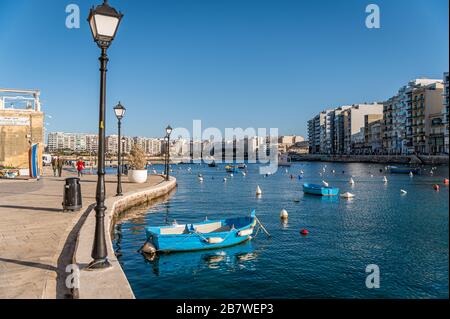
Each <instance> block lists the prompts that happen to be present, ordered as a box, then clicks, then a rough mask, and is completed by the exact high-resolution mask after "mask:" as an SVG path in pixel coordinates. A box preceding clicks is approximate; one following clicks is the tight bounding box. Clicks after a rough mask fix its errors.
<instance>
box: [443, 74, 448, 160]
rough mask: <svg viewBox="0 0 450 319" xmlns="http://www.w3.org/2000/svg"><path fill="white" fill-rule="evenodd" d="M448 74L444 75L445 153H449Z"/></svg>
mask: <svg viewBox="0 0 450 319" xmlns="http://www.w3.org/2000/svg"><path fill="white" fill-rule="evenodd" d="M448 85H449V83H448V72H445V73H444V94H443V96H444V99H443V106H444V107H443V109H442V120H443V121H442V124H443V125H444V152H445V153H447V154H448V153H449V133H448V129H449V121H448V104H449V102H448V92H449V87H448Z"/></svg>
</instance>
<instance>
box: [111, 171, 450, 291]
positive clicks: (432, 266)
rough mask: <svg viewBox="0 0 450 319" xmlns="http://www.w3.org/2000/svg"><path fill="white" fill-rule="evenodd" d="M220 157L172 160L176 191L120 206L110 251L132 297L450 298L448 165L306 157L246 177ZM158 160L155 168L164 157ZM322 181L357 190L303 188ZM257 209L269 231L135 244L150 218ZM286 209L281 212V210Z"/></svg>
mask: <svg viewBox="0 0 450 319" xmlns="http://www.w3.org/2000/svg"><path fill="white" fill-rule="evenodd" d="M224 166H225V165H219V166H218V167H217V168H210V167H208V166H207V165H206V164H192V165H173V166H172V168H173V173H172V174H173V175H174V176H175V177H176V178H177V180H178V189H177V190H176V192H175V193H174V194H173V195H172V197H170V198H169V199H167V200H165V201H162V202H159V203H156V204H155V205H153V206H150V207H138V208H135V209H133V210H130V211H128V212H125V213H124V214H123V216H122V219H121V220H119V221H118V223H117V224H116V226H115V231H114V246H115V250H116V254H117V255H118V257H119V261H120V263H121V265H122V268H123V270H124V272H125V274H126V276H127V278H128V280H129V282H130V284H131V287H132V289H133V291H134V293H135V295H136V297H137V298H143V299H144V298H151V299H157V298H175V299H191V298H235V299H240V298H448V296H449V290H448V289H449V287H448V270H449V269H448V262H449V259H448V252H449V233H448V231H449V225H448V218H449V189H448V187H447V186H444V185H443V179H444V178H448V173H449V172H448V167H437V168H436V169H435V170H434V171H433V174H432V175H431V174H430V172H431V167H428V166H426V167H424V168H423V170H422V174H421V175H418V176H414V177H410V176H408V175H390V174H388V173H386V172H385V166H384V165H374V164H372V165H370V164H357V163H351V164H349V163H319V162H314V163H313V162H311V163H308V162H306V163H294V164H293V165H292V166H291V167H287V168H285V167H280V169H279V170H278V172H277V173H276V174H274V175H270V176H264V175H260V174H259V165H257V164H249V165H248V168H247V171H248V173H247V175H246V176H244V175H243V174H242V173H241V172H239V173H235V174H234V176H233V177H231V176H230V174H227V173H226V172H225V169H224ZM188 168H190V169H188ZM153 169H156V170H157V171H158V172H159V173H161V171H162V170H163V166H162V165H155V167H152V168H151V169H150V171H152V170H153ZM286 169H287V171H286ZM301 171H303V172H304V174H303V178H302V179H299V177H298V176H299V175H300V172H301ZM198 174H202V175H203V182H200V181H199V179H198ZM291 175H292V178H291ZM352 176H353V179H354V181H355V184H354V185H350V183H349V180H350V178H352ZM384 176H387V178H388V182H387V183H384V182H383V177H384ZM224 177H227V181H226V182H224V180H223V179H224ZM323 180H325V181H326V182H328V183H329V185H330V186H333V187H339V188H340V190H341V193H344V192H350V193H352V194H354V195H355V197H354V198H353V199H350V200H348V199H344V198H340V197H316V196H311V195H304V194H303V192H302V185H303V183H319V184H320V183H322V181H323ZM434 184H440V185H441V188H440V190H439V191H436V190H434V189H433V185H434ZM258 185H259V186H260V188H261V190H262V192H263V194H262V196H261V197H259V198H257V197H256V195H255V192H256V188H257V186H258ZM401 189H403V190H405V191H406V192H407V193H406V194H402V193H401ZM253 209H255V210H256V213H257V216H258V217H259V219H260V220H261V222H262V223H263V224H264V225H265V227H266V228H267V230H268V231H269V232H270V233H271V235H272V237H271V238H267V237H266V236H265V234H264V233H262V232H260V233H259V234H258V235H257V236H256V237H255V238H253V240H252V241H250V242H247V243H244V244H242V245H239V246H235V247H230V248H226V249H219V250H211V251H202V252H187V253H174V254H163V255H159V256H156V257H155V258H153V259H151V258H150V259H149V258H146V257H145V256H143V255H141V254H140V253H139V252H138V250H139V248H140V247H141V246H142V245H143V243H144V242H145V240H146V238H145V227H146V226H159V225H167V224H171V223H172V222H173V221H174V220H176V221H177V222H178V223H179V224H184V223H193V222H198V221H203V220H204V219H205V217H208V219H209V220H213V219H223V218H228V217H231V216H245V215H249V214H250V212H251V211H252V210H253ZM282 209H285V210H286V211H287V212H288V214H289V219H288V220H287V222H282V221H281V220H280V211H281V210H282ZM302 229H307V230H308V231H309V235H308V236H302V235H301V234H300V230H302ZM368 265H377V266H378V267H379V270H380V288H379V289H369V288H367V286H366V278H367V276H368V275H369V273H366V267H367V266H368Z"/></svg>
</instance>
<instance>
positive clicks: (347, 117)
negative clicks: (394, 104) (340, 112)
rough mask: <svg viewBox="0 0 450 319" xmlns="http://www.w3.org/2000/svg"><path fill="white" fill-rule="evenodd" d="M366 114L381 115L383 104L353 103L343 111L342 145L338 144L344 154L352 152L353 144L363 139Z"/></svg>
mask: <svg viewBox="0 0 450 319" xmlns="http://www.w3.org/2000/svg"><path fill="white" fill-rule="evenodd" d="M366 115H381V116H382V115H383V104H380V103H372V104H354V105H352V107H351V108H349V109H347V110H346V111H345V112H344V119H343V120H344V145H343V147H342V146H338V147H339V148H341V149H343V151H344V153H345V154H352V153H353V152H352V149H353V146H354V144H357V143H361V141H364V136H365V135H364V124H365V116H366Z"/></svg>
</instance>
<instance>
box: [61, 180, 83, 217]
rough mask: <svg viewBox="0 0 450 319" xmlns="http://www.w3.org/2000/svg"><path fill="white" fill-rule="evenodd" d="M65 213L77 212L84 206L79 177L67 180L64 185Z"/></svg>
mask: <svg viewBox="0 0 450 319" xmlns="http://www.w3.org/2000/svg"><path fill="white" fill-rule="evenodd" d="M62 204H63V211H65V212H66V211H72V212H76V211H79V210H81V207H82V206H83V204H82V200H81V185H80V179H79V178H77V177H72V178H67V179H66V184H65V185H64V201H63V203H62Z"/></svg>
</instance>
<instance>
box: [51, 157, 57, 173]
mask: <svg viewBox="0 0 450 319" xmlns="http://www.w3.org/2000/svg"><path fill="white" fill-rule="evenodd" d="M52 170H53V176H54V177H56V172H57V171H58V158H57V157H56V156H55V157H52Z"/></svg>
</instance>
